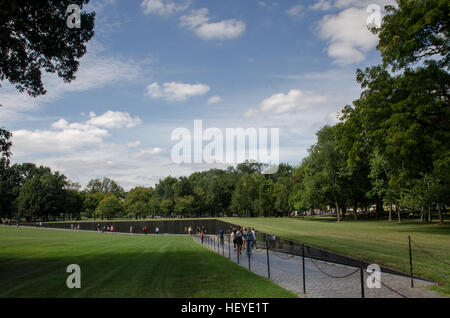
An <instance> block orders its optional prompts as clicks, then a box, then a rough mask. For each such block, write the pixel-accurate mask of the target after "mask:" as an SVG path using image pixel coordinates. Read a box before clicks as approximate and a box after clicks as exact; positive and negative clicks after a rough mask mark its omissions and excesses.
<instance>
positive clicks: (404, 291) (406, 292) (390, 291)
mask: <svg viewBox="0 0 450 318" xmlns="http://www.w3.org/2000/svg"><path fill="white" fill-rule="evenodd" d="M194 240H195V241H196V242H198V243H199V244H201V240H200V238H199V237H195V238H194ZM203 245H204V246H205V247H207V248H210V249H211V250H214V251H215V252H217V253H219V254H221V255H223V256H224V257H227V258H228V257H230V259H231V260H232V261H233V262H237V261H238V260H237V253H236V251H235V250H234V249H233V246H231V247H230V246H229V244H228V243H225V245H224V246H220V249H219V251H218V249H217V238H216V245H215V247H212V246H210V245H209V246H208V244H206V240H205V242H204V244H203ZM239 264H240V265H241V266H243V267H246V268H247V269H248V266H249V259H248V256H247V253H246V251H243V252H242V255H240V257H239ZM269 265H270V279H271V280H272V281H273V282H275V283H277V284H278V285H280V286H282V287H283V288H286V289H288V290H291V291H293V292H295V293H296V294H298V295H299V297H314V298H327V297H333V298H360V297H361V296H362V295H361V273H360V271H359V270H358V269H357V268H354V267H349V266H344V265H337V264H333V263H328V262H323V261H317V260H314V261H313V260H311V259H305V273H306V274H305V275H306V279H305V282H306V294H304V293H303V280H302V258H301V257H299V256H293V255H289V254H285V253H279V252H274V251H269ZM317 267H318V268H320V270H319V269H318V268H317ZM250 268H251V271H252V272H254V273H256V274H258V275H261V276H264V277H268V270H267V251H266V250H265V249H261V250H259V249H258V250H256V251H255V250H254V251H253V253H252V255H251V256H250ZM323 272H325V273H326V274H329V275H332V276H345V275H347V274H351V273H352V272H354V274H353V275H350V276H349V277H346V278H332V277H329V276H327V275H326V274H324V273H323ZM368 277H369V274H368V273H367V272H364V282H366V280H367V278H368ZM381 282H382V283H383V284H384V286H383V284H381V288H371V289H369V288H368V287H367V285H366V284H365V288H364V294H365V297H366V298H404V296H406V297H408V298H430V297H442V296H441V295H440V294H439V293H437V292H435V291H432V290H429V289H427V288H426V287H428V286H431V285H433V283H430V282H427V281H423V280H419V279H414V288H411V280H410V278H409V277H403V276H398V275H392V274H385V273H381ZM385 286H388V287H385ZM394 291H396V292H394Z"/></svg>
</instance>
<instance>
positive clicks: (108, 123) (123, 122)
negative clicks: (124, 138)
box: [87, 110, 142, 128]
mask: <svg viewBox="0 0 450 318" xmlns="http://www.w3.org/2000/svg"><path fill="white" fill-rule="evenodd" d="M141 123H142V120H141V119H140V118H139V117H134V118H132V117H131V116H130V114H128V113H123V112H114V111H111V110H108V111H107V112H106V113H104V114H103V115H101V116H97V117H96V116H95V114H94V116H92V117H91V119H89V120H88V121H87V124H90V125H94V126H99V127H105V128H132V127H135V126H137V125H139V124H141Z"/></svg>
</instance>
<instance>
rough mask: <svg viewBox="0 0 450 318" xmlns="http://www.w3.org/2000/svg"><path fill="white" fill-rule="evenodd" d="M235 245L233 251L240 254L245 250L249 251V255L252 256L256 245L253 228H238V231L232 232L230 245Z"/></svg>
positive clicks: (233, 230)
mask: <svg viewBox="0 0 450 318" xmlns="http://www.w3.org/2000/svg"><path fill="white" fill-rule="evenodd" d="M231 243H233V249H235V250H236V251H237V253H238V254H242V250H243V249H247V253H248V254H251V253H252V249H253V247H255V245H256V232H255V229H254V228H252V227H249V228H245V227H244V228H241V227H240V226H238V227H237V228H236V229H234V228H233V229H232V230H231V235H230V244H231Z"/></svg>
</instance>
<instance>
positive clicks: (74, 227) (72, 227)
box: [70, 223, 80, 231]
mask: <svg viewBox="0 0 450 318" xmlns="http://www.w3.org/2000/svg"><path fill="white" fill-rule="evenodd" d="M70 229H71V230H72V231H79V230H80V224H73V223H72V224H70Z"/></svg>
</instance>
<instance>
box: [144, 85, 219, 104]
mask: <svg viewBox="0 0 450 318" xmlns="http://www.w3.org/2000/svg"><path fill="white" fill-rule="evenodd" d="M209 90H210V88H209V86H208V85H206V84H186V83H178V82H168V83H164V84H162V87H161V86H160V85H159V84H158V83H157V82H155V83H152V84H150V85H148V86H147V95H149V96H151V97H153V98H162V99H165V100H169V101H184V100H186V99H187V98H188V97H192V96H198V95H204V94H206V93H207V92H209Z"/></svg>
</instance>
